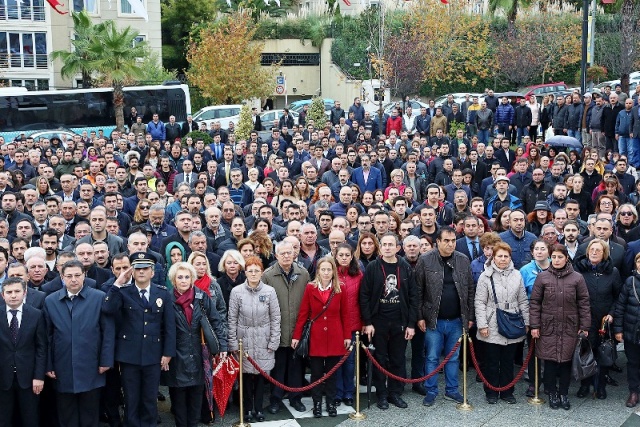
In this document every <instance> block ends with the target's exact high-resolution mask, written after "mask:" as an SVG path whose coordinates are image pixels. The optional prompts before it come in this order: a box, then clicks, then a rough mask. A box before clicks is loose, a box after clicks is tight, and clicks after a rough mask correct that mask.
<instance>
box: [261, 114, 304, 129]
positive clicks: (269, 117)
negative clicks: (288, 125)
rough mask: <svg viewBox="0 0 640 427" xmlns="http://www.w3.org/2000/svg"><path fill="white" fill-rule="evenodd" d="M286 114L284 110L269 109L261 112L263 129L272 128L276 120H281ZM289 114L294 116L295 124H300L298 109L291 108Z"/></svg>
mask: <svg viewBox="0 0 640 427" xmlns="http://www.w3.org/2000/svg"><path fill="white" fill-rule="evenodd" d="M283 114H284V110H268V111H265V112H263V113H260V121H261V122H262V130H271V128H272V127H273V122H274V120H280V117H282V115H283ZM289 114H291V116H292V117H293V124H295V125H297V124H298V116H299V114H298V113H297V112H296V111H292V110H289Z"/></svg>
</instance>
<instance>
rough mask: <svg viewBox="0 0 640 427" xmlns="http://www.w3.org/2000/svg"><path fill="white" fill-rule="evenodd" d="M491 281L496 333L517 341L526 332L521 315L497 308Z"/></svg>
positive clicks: (496, 299)
mask: <svg viewBox="0 0 640 427" xmlns="http://www.w3.org/2000/svg"><path fill="white" fill-rule="evenodd" d="M490 279H491V288H492V289H493V301H494V302H495V303H496V321H497V323H498V333H499V334H500V335H502V336H503V337H505V338H507V339H511V340H513V339H517V338H521V337H523V336H525V335H526V334H527V330H526V327H525V324H524V318H523V317H522V313H521V312H520V310H518V311H517V312H515V313H511V312H509V311H505V310H503V309H501V308H499V307H498V297H497V296H496V285H495V283H494V282H493V276H491V277H490Z"/></svg>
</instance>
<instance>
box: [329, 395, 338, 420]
mask: <svg viewBox="0 0 640 427" xmlns="http://www.w3.org/2000/svg"><path fill="white" fill-rule="evenodd" d="M327 412H328V413H329V416H330V417H335V416H337V415H338V410H337V409H336V405H335V404H334V403H333V402H332V401H330V400H329V399H327Z"/></svg>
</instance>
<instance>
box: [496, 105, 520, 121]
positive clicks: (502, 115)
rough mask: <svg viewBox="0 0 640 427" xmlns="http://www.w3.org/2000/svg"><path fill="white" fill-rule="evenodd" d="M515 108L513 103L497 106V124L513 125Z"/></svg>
mask: <svg viewBox="0 0 640 427" xmlns="http://www.w3.org/2000/svg"><path fill="white" fill-rule="evenodd" d="M515 114H516V112H515V110H514V108H513V106H512V105H511V104H502V103H501V104H500V105H498V108H496V114H495V116H494V121H493V122H494V124H495V125H512V124H513V123H514V118H515Z"/></svg>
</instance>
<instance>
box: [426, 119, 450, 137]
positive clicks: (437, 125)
mask: <svg viewBox="0 0 640 427" xmlns="http://www.w3.org/2000/svg"><path fill="white" fill-rule="evenodd" d="M438 129H441V130H442V132H444V133H445V134H446V133H447V118H446V117H445V116H444V115H443V116H437V115H436V116H433V117H432V118H431V129H430V131H429V132H430V133H431V136H436V131H437V130H438Z"/></svg>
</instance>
